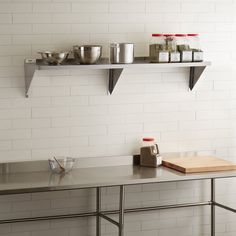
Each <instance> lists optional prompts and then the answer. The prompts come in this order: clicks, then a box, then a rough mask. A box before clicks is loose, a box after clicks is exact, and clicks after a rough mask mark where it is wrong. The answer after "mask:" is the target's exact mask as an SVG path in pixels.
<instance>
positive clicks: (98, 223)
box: [96, 187, 101, 236]
mask: <svg viewBox="0 0 236 236" xmlns="http://www.w3.org/2000/svg"><path fill="white" fill-rule="evenodd" d="M100 212H101V188H99V187H97V188H96V213H97V215H96V236H101V218H100V216H99V214H100Z"/></svg>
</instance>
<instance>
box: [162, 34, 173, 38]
mask: <svg viewBox="0 0 236 236" xmlns="http://www.w3.org/2000/svg"><path fill="white" fill-rule="evenodd" d="M164 36H166V37H170V36H175V35H174V34H164Z"/></svg>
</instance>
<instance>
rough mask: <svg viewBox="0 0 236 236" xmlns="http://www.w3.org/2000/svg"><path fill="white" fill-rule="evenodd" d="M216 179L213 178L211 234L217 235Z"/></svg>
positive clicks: (212, 235)
mask: <svg viewBox="0 0 236 236" xmlns="http://www.w3.org/2000/svg"><path fill="white" fill-rule="evenodd" d="M215 214H216V212H215V179H211V236H215Z"/></svg>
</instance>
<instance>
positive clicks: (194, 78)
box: [189, 66, 206, 90]
mask: <svg viewBox="0 0 236 236" xmlns="http://www.w3.org/2000/svg"><path fill="white" fill-rule="evenodd" d="M205 68H206V66H198V67H196V66H194V67H190V75H189V89H190V90H192V89H193V88H194V86H195V85H196V83H197V82H198V80H199V78H200V77H201V75H202V73H203V71H204V70H205Z"/></svg>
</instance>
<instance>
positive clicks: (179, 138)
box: [0, 0, 236, 236]
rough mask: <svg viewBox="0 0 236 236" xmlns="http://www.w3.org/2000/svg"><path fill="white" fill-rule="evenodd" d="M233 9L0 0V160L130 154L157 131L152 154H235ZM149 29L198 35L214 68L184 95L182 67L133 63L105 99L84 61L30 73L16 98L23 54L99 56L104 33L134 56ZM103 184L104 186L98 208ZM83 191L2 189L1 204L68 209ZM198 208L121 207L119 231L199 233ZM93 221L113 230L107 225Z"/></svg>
mask: <svg viewBox="0 0 236 236" xmlns="http://www.w3.org/2000/svg"><path fill="white" fill-rule="evenodd" d="M235 13H236V1H234V0H224V1H223V0H208V1H203V0H201V1H193V0H189V1H186V0H175V1H173V0H166V1H164V0H162V1H160V0H155V1H154V0H153V1H152V0H146V1H145V0H130V1H128V0H127V1H118V0H117V1H115V0H110V1H108V0H104V1H100V0H93V1H90V0H87V1H80V0H38V1H37V0H12V1H9V0H5V1H4V0H0V109H1V110H0V129H1V131H0V160H1V161H15V160H19V161H20V160H37V159H47V158H48V157H51V156H52V155H69V156H74V157H87V156H102V155H107V156H110V155H124V154H133V153H137V152H138V150H139V145H140V139H141V137H143V136H154V137H156V139H157V141H158V144H159V147H160V150H161V151H162V152H172V151H173V152H175V151H191V152H192V151H197V152H199V153H202V154H209V153H210V154H215V155H218V156H221V157H224V158H226V159H231V160H236V158H235V152H236V145H235V119H236V96H235V94H236V93H235V89H236V83H235V75H236V72H235V63H234V60H235V58H236V46H235V38H236V18H235V15H236V14H235ZM153 32H171V33H172V32H183V33H185V32H191V33H192V32H194V33H195V32H197V33H200V35H201V39H202V47H203V49H204V51H205V55H206V59H207V60H210V61H212V63H213V65H212V66H211V67H210V68H208V69H207V71H206V72H205V73H204V75H203V76H202V79H201V80H200V81H199V83H198V84H197V86H196V89H195V90H194V91H193V92H189V91H188V71H187V70H185V69H175V70H144V69H143V68H140V69H139V70H126V71H125V72H124V74H123V75H122V78H121V80H120V81H119V83H118V85H117V87H116V89H115V92H114V95H112V96H107V86H108V85H107V78H106V72H105V71H96V70H94V71H61V72H60V74H59V73H58V72H52V73H48V72H45V71H44V72H40V73H37V75H36V77H35V79H34V81H33V85H32V90H31V92H30V98H28V99H26V98H25V97H24V68H23V62H24V58H31V57H36V56H37V51H41V50H52V49H66V50H69V49H71V47H72V45H75V44H85V43H96V44H102V45H103V46H104V47H103V48H104V55H105V56H106V55H107V54H108V44H109V43H110V42H134V43H135V47H136V48H135V54H136V56H142V55H147V54H148V42H149V39H150V34H151V33H153ZM232 184H233V182H227V184H225V183H223V184H221V188H220V189H219V191H220V192H219V194H220V195H219V197H220V198H221V199H222V200H227V201H230V202H233V199H234V198H235V193H236V192H235V190H233V188H232ZM192 186H195V188H192ZM204 186H205V184H204V183H200V184H198V183H196V184H192V183H191V184H189V185H188V184H176V183H174V184H170V185H167V186H164V185H163V186H162V185H161V186H159V185H158V186H156V185H155V186H153V185H151V186H139V187H134V188H129V189H128V192H129V196H128V199H127V201H128V202H129V204H131V203H132V204H136V205H140V204H141V205H142V204H144V201H147V204H151V203H153V202H155V201H156V200H157V199H159V200H160V201H159V203H160V202H166V201H167V202H179V201H180V200H189V201H190V200H193V199H195V200H196V198H199V197H200V198H202V197H205V196H202V195H203V192H202V191H201V189H202V188H203V187H204ZM227 186H229V187H227ZM205 187H206V188H207V189H208V187H207V186H205ZM198 190H199V191H200V194H199V191H198ZM225 192H226V193H227V197H224V193H225ZM114 193H116V190H109V189H108V190H105V191H104V194H105V195H106V199H107V200H106V201H105V202H107V205H108V206H110V205H111V206H113V204H112V202H113V194H114ZM137 193H138V194H137ZM86 194H87V193H86V192H76V193H74V192H62V193H60V194H59V193H56V196H55V194H52V195H51V194H44V195H43V194H39V195H37V194H36V195H32V196H31V195H23V196H21V197H19V196H17V197H14V196H13V197H7V198H6V197H1V199H0V206H1V207H0V212H1V213H2V217H8V216H10V215H13V216H14V217H16V216H17V215H22V216H25V215H26V216H27V215H30V214H36V213H38V214H40V213H41V212H42V211H46V212H54V211H56V212H68V211H73V210H77V209H81V207H82V206H85V205H86V200H85V199H87V197H86V196H87V195H86ZM77 195H80V196H81V197H80V198H79V199H80V200H81V201H80V200H77V199H76V198H75V196H77ZM92 196H93V195H92ZM178 196H179V197H178ZM207 196H209V194H208V195H207ZM68 197H71V199H70V200H68V199H67V198H68ZM60 198H66V200H62V199H60ZM134 199H135V200H134ZM31 201H32V202H31ZM61 202H62V203H61ZM65 202H70V204H69V205H66V204H64V203H65ZM25 203H28V204H25ZM26 206H28V207H26ZM67 206H68V208H67ZM49 208H51V210H48V209H49ZM82 208H83V207H82ZM203 213H204V214H205V215H204V217H203V216H202V214H203ZM208 213H209V212H208V211H204V212H202V211H201V210H200V209H199V208H196V209H187V210H178V211H174V213H173V211H172V212H171V213H169V212H168V211H162V212H160V213H155V214H141V215H135V216H134V215H132V216H128V217H127V218H126V219H127V221H129V223H128V224H127V228H126V230H127V231H128V232H129V233H128V234H127V235H145V236H147V235H148V236H149V235H150V236H151V235H155V236H157V235H158V236H168V235H173V233H175V234H177V235H209V217H208V216H207V214H208ZM224 213H225V212H224V211H220V212H218V217H217V222H218V226H217V231H218V234H217V235H220V236H223V235H224V236H233V235H235V232H236V228H235V217H234V218H233V215H231V214H227V215H225V214H224ZM150 218H151V219H152V221H148V219H150ZM62 226H63V229H61V227H62ZM92 230H93V227H92V223H91V222H90V221H87V220H81V221H75V220H73V221H63V222H58V221H56V222H55V221H52V222H44V223H38V224H36V223H32V224H26V225H24V224H15V225H6V226H1V231H0V235H4V236H5V235H8V236H13V235H14V236H28V235H30V236H37V235H41V234H42V233H43V234H44V235H59V236H60V235H63V236H73V235H87V234H88V235H93V232H92V233H90V232H91V231H92ZM103 230H104V231H105V232H106V233H107V235H111V234H112V232H114V229H113V228H111V227H110V225H104V229H103ZM79 232H80V233H79Z"/></svg>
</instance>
